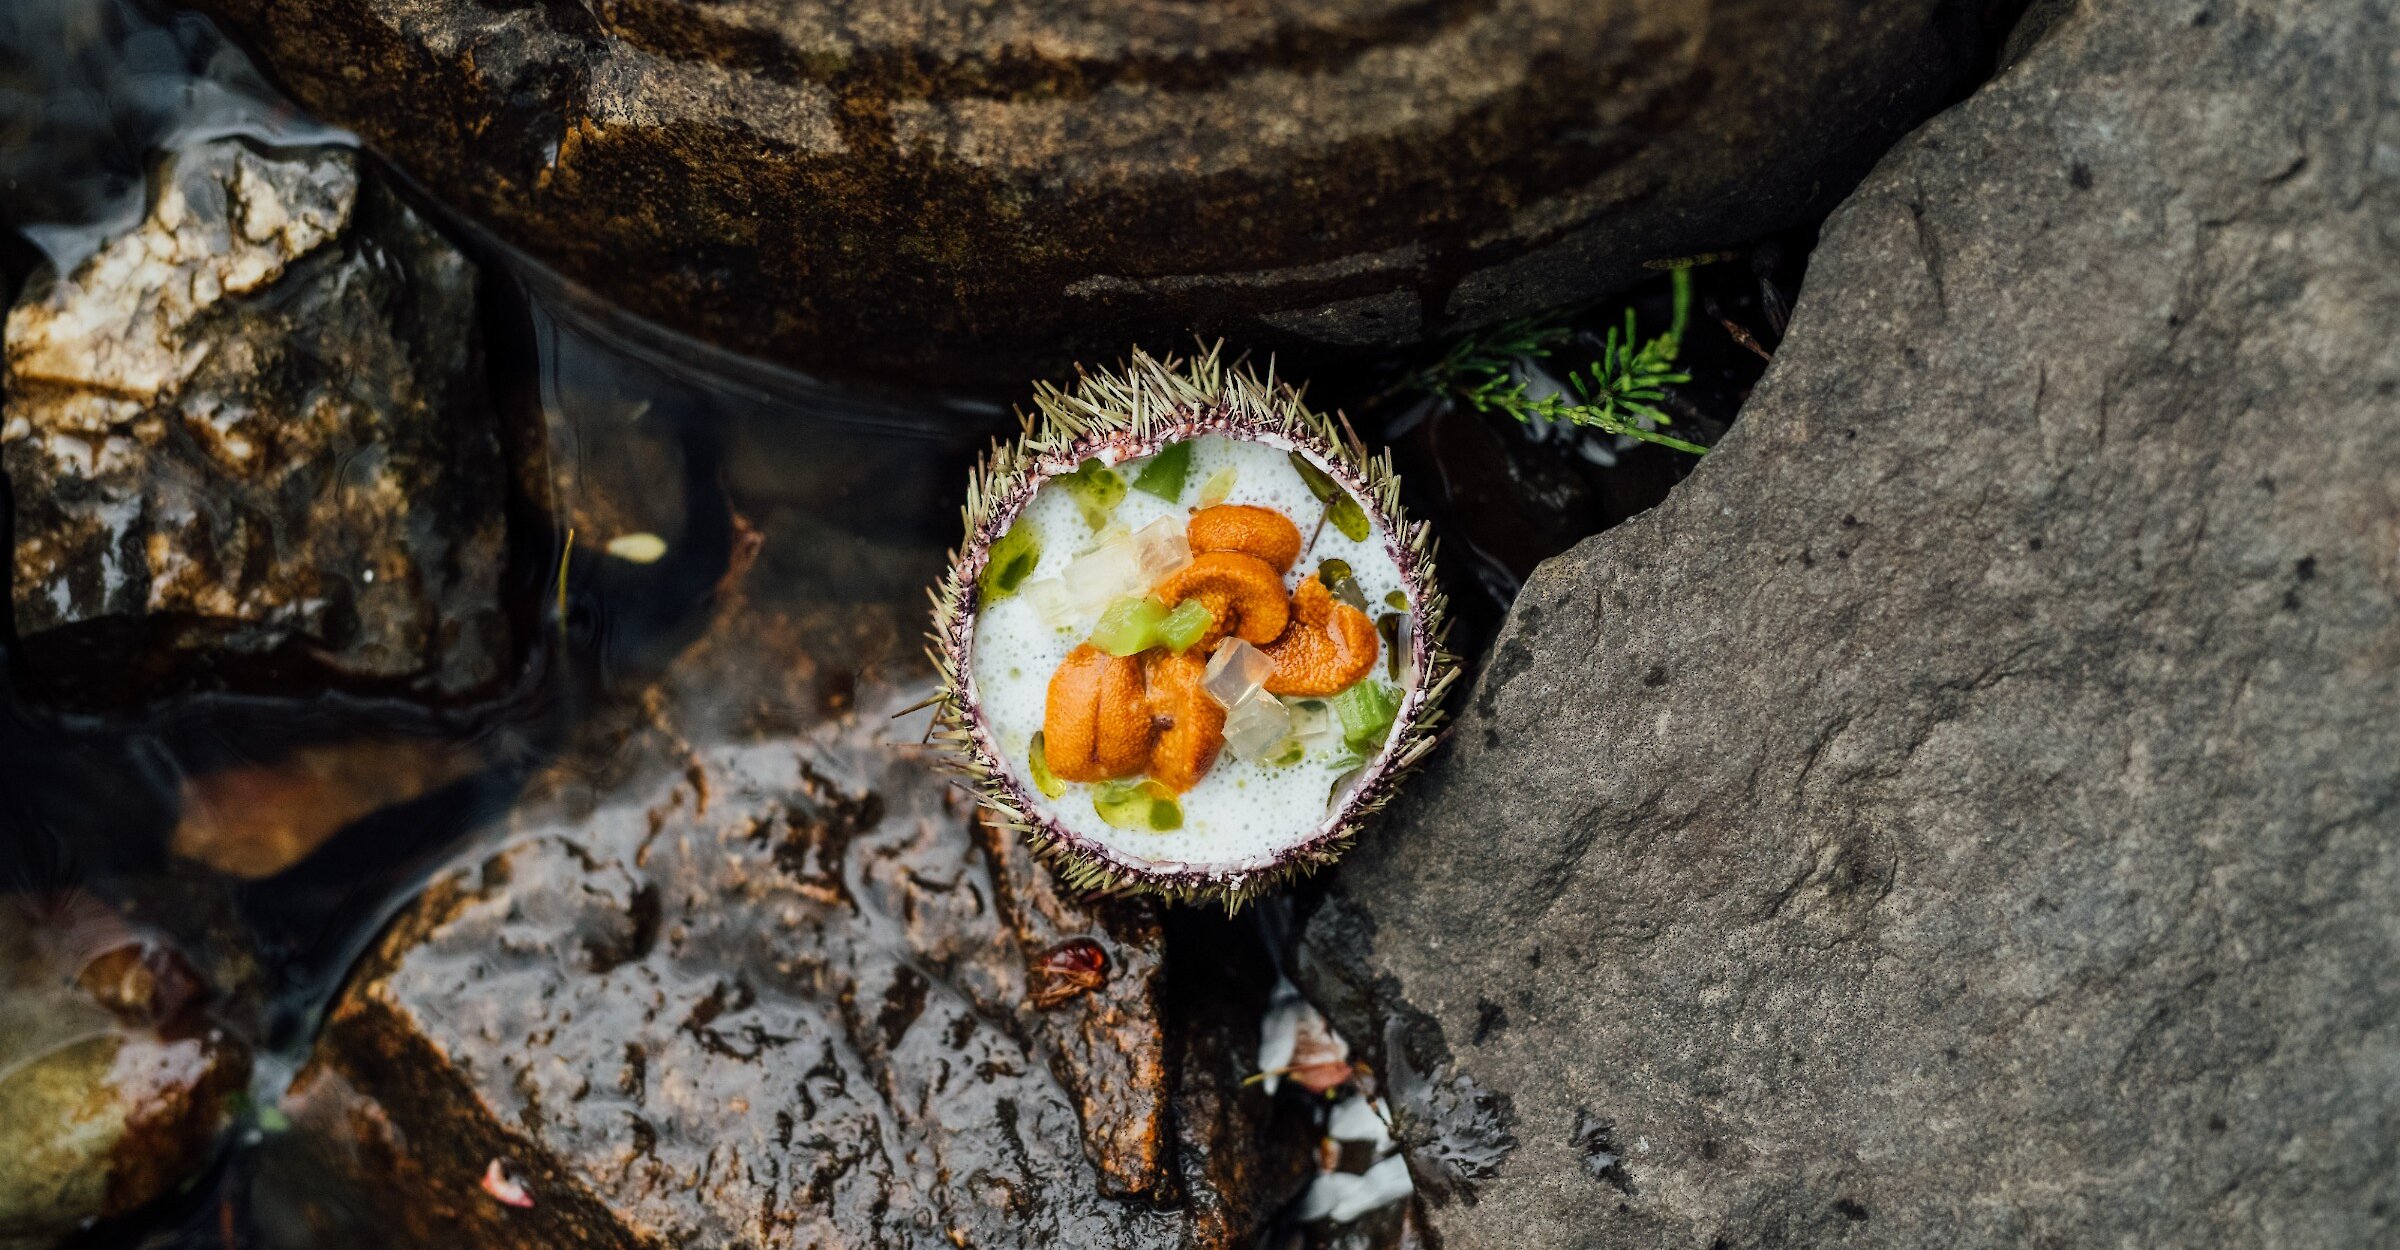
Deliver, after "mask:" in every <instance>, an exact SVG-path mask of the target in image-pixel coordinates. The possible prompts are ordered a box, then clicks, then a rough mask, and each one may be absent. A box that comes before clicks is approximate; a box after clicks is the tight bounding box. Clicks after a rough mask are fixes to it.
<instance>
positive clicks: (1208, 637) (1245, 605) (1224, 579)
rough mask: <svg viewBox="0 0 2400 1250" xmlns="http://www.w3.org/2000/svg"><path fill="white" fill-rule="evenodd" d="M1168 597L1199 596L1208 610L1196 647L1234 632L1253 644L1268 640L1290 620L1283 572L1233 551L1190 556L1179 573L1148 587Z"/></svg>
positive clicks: (1206, 644) (1191, 597)
mask: <svg viewBox="0 0 2400 1250" xmlns="http://www.w3.org/2000/svg"><path fill="white" fill-rule="evenodd" d="M1152 593H1153V594H1155V595H1157V596H1158V597H1159V598H1161V599H1165V600H1168V601H1170V602H1178V603H1179V602H1181V601H1183V600H1185V599H1198V600H1199V601H1200V602H1201V604H1202V605H1203V606H1205V607H1206V608H1207V609H1208V615H1209V624H1208V629H1207V630H1206V631H1205V632H1204V633H1203V634H1202V635H1201V636H1200V643H1199V645H1201V646H1204V647H1205V646H1214V645H1215V644H1216V641H1217V639H1219V638H1222V637H1224V636H1225V635H1227V634H1234V635H1237V636H1239V637H1241V638H1244V639H1246V640H1248V641H1250V642H1252V643H1262V644H1263V643H1266V642H1269V641H1272V640H1273V639H1274V638H1275V636H1276V635H1278V634H1281V633H1282V632H1283V627H1284V625H1285V624H1286V623H1287V622H1288V621H1290V620H1291V615H1292V605H1291V602H1290V601H1289V600H1287V599H1285V598H1284V593H1283V575H1282V574H1280V573H1277V572H1276V571H1275V570H1274V569H1273V568H1272V567H1270V566H1269V565H1268V564H1267V563H1266V562H1265V561H1263V560H1260V559H1259V558H1258V557H1256V556H1246V555H1243V554H1241V553H1240V552H1234V551H1209V552H1203V553H1201V554H1199V555H1196V556H1193V557H1192V562H1191V563H1190V564H1189V565H1186V566H1185V567H1184V568H1183V570H1182V571H1181V572H1178V573H1176V574H1174V575H1173V576H1170V577H1168V578H1167V579H1165V580H1164V581H1161V582H1160V583H1158V585H1157V586H1155V587H1153V588H1152Z"/></svg>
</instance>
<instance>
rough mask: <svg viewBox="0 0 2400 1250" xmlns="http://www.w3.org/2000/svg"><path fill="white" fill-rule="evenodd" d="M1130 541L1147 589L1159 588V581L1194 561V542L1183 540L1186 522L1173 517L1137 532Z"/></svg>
mask: <svg viewBox="0 0 2400 1250" xmlns="http://www.w3.org/2000/svg"><path fill="white" fill-rule="evenodd" d="M1127 541H1128V542H1129V543H1130V544H1131V545H1132V547H1133V558H1134V563H1135V565H1136V566H1137V567H1139V568H1140V569H1141V574H1142V584H1143V585H1145V586H1155V585H1157V584H1158V581H1159V579H1160V578H1162V577H1165V576H1166V575H1168V574H1169V573H1173V572H1175V571H1176V570H1178V569H1180V568H1182V567H1183V566H1184V565H1187V564H1190V563H1191V562H1192V544H1191V540H1190V539H1188V538H1186V537H1184V532H1183V522H1181V521H1179V520H1176V519H1175V518H1173V517H1163V516H1162V517H1160V518H1159V519H1157V520H1155V521H1152V522H1151V523H1149V524H1148V525H1145V526H1143V527H1142V528H1140V529H1138V530H1135V531H1134V532H1133V535H1132V537H1131V538H1129V539H1128V540H1127Z"/></svg>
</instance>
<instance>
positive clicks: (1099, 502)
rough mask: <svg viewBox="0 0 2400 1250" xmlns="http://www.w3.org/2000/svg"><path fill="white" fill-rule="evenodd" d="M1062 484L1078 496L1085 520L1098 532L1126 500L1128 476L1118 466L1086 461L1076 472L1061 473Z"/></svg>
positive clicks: (1076, 497)
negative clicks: (1121, 472)
mask: <svg viewBox="0 0 2400 1250" xmlns="http://www.w3.org/2000/svg"><path fill="white" fill-rule="evenodd" d="M1058 484H1059V485H1060V486H1063V487H1065V488H1066V491H1067V494H1069V495H1071V496H1073V497H1074V499H1075V507H1076V510H1077V511H1079V512H1081V513H1083V523H1084V524H1086V525H1089V526H1091V527H1092V531H1093V532H1094V533H1098V532H1099V530H1100V527H1101V526H1104V525H1106V524H1108V519H1109V517H1111V516H1113V515H1114V514H1115V513H1116V510H1117V505H1118V504H1120V503H1123V502H1124V501H1125V479H1124V478H1121V477H1119V476H1117V472H1116V470H1114V469H1111V468H1109V467H1108V466H1107V465H1104V464H1102V463H1100V462H1099V461H1097V460H1086V461H1084V462H1083V463H1082V464H1079V465H1077V466H1075V471H1074V472H1073V473H1061V474H1059V475H1058Z"/></svg>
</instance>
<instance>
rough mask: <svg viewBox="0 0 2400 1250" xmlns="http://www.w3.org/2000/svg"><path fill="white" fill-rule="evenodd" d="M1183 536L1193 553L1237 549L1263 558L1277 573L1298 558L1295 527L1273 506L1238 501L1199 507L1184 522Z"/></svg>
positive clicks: (1298, 548) (1298, 543)
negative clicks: (1261, 506) (1259, 505)
mask: <svg viewBox="0 0 2400 1250" xmlns="http://www.w3.org/2000/svg"><path fill="white" fill-rule="evenodd" d="M1184 536H1185V538H1187V539H1188V540H1189V541H1190V542H1191V544H1192V550H1193V551H1194V552H1195V553H1198V552H1206V551H1238V552H1240V553H1242V554H1243V555H1246V556H1256V557H1257V558H1259V559H1260V560H1263V561H1265V562H1266V563H1267V564H1268V565H1269V566H1271V567H1272V568H1274V570H1275V572H1276V573H1277V574H1279V575H1280V574H1283V573H1288V572H1290V571H1291V569H1292V561H1294V560H1297V559H1299V558H1300V529H1299V527H1298V526H1295V525H1293V524H1292V522H1291V519H1290V518H1288V517H1286V516H1284V515H1283V514H1282V513H1280V512H1277V511H1276V510H1274V509H1273V508H1254V507H1252V506H1250V505H1249V504H1240V503H1223V504H1218V505H1217V506H1216V507H1213V508H1202V509H1201V510H1199V511H1198V512H1195V513H1193V514H1192V519H1191V522H1190V523H1189V524H1187V525H1185V526H1184Z"/></svg>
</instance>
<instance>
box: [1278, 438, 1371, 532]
mask: <svg viewBox="0 0 2400 1250" xmlns="http://www.w3.org/2000/svg"><path fill="white" fill-rule="evenodd" d="M1289 455H1290V459H1291V462H1292V469H1293V470H1294V471H1295V472H1297V473H1299V475H1300V480H1301V481H1303V482H1305V483H1307V484H1308V493H1309V494H1312V495H1315V496H1316V497H1317V499H1318V501H1319V502H1322V503H1323V504H1324V505H1325V519H1326V520H1328V521H1331V522H1333V528H1335V529H1337V530H1340V531H1341V532H1342V536H1343V537H1344V538H1347V539H1349V540H1350V541H1352V542H1365V541H1366V540H1367V513H1366V510H1365V509H1364V508H1361V507H1359V506H1358V501H1357V500H1355V499H1352V498H1351V497H1350V492H1349V491H1346V490H1343V489H1342V484H1341V483H1339V482H1336V481H1334V480H1333V478H1332V476H1331V475H1330V474H1328V473H1326V472H1325V470H1323V469H1320V468H1318V467H1317V466H1316V465H1315V464H1314V463H1313V462H1311V461H1310V460H1309V458H1308V457H1306V456H1303V455H1301V454H1300V453H1299V452H1296V451H1295V452H1291V453H1289Z"/></svg>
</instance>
